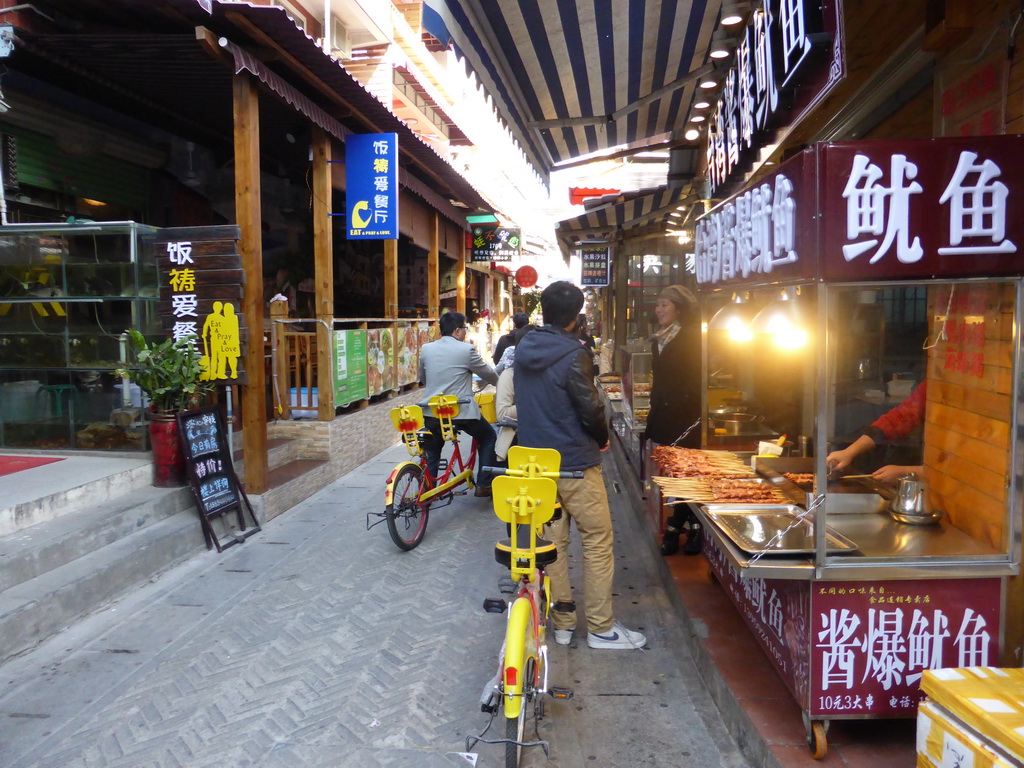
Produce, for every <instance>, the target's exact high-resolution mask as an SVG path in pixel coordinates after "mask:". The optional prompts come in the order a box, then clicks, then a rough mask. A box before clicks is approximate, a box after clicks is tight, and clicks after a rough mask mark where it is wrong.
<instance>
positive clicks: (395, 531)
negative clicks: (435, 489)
mask: <svg viewBox="0 0 1024 768" xmlns="http://www.w3.org/2000/svg"><path fill="white" fill-rule="evenodd" d="M392 487H393V488H394V492H393V494H392V497H391V504H389V505H388V506H387V507H386V508H385V510H384V513H385V515H386V517H387V521H388V533H390V534H391V540H392V541H393V542H395V545H396V546H397V547H398V548H399V549H403V550H405V551H409V550H410V549H415V548H416V546H417V545H418V544H419V543H420V542H421V541H423V534H424V533H425V532H426V530H427V517H428V515H429V513H430V503H429V502H427V503H424V502H421V501H420V500H419V497H420V494H421V493H422V492H423V491H424V490H425V488H424V480H423V469H422V468H421V467H419V466H417V465H415V464H406V465H405V466H404V467H402V468H401V469H400V470H399V471H398V474H397V475H396V476H395V480H394V483H393V485H392Z"/></svg>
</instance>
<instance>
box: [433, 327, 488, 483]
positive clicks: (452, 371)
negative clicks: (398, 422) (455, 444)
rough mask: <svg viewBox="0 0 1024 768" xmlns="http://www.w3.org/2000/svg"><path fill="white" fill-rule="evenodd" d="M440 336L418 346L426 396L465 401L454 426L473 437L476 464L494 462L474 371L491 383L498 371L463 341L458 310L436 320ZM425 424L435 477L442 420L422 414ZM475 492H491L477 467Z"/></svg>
mask: <svg viewBox="0 0 1024 768" xmlns="http://www.w3.org/2000/svg"><path fill="white" fill-rule="evenodd" d="M438 325H439V326H440V329H441V338H440V339H438V340H437V341H432V342H430V343H429V344H424V345H423V349H421V350H420V368H419V373H420V381H422V382H424V386H425V388H426V399H429V398H431V397H433V396H434V395H451V396H453V397H457V398H459V399H465V400H467V401H468V402H465V403H459V416H458V418H457V419H455V420H454V424H455V428H456V429H458V430H459V431H460V432H465V433H466V434H467V435H470V436H472V437H473V438H475V439H476V444H477V455H478V457H479V463H478V464H477V466H478V467H493V466H495V458H494V442H495V440H496V435H495V432H494V427H492V426H491V425H490V423H489V422H488V421H487V420H486V419H485V418H484V417H483V416H481V415H480V406H478V405H477V404H476V399H475V398H474V397H473V374H474V373H475V374H476V375H477V376H479V377H480V378H481V379H483V380H484V381H486V382H488V383H490V384H497V383H498V375H497V374H496V373H495V372H494V369H493V368H492V367H491V366H490V365H488V364H487V362H486V361H485V360H484V359H483V357H481V355H480V353H479V352H478V351H477V349H476V347H474V346H473V345H472V344H468V343H466V316H465V315H463V314H461V313H459V312H446V313H445V314H443V315H441V320H440V322H439V323H438ZM423 421H424V424H425V426H426V427H427V429H429V430H430V433H431V435H432V436H433V437H432V439H431V440H430V442H429V443H428V444H427V445H426V446H425V450H426V454H427V466H428V468H429V469H430V474H431V475H433V476H434V477H437V468H438V466H439V465H440V463H441V448H442V447H443V446H444V440H443V439H442V438H441V422H439V421H438V420H437V419H435V418H434V417H433V416H426V415H424V418H423ZM476 486H477V487H476V491H475V492H474V493H475V495H476V496H490V495H491V477H490V474H489V473H485V472H482V471H480V469H477V473H476Z"/></svg>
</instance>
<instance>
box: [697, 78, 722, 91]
mask: <svg viewBox="0 0 1024 768" xmlns="http://www.w3.org/2000/svg"><path fill="white" fill-rule="evenodd" d="M717 85H718V81H717V80H712V79H711V78H710V77H709V78H707V79H705V80H701V81H700V87H701V88H704V89H708V88H714V87H716V86H717Z"/></svg>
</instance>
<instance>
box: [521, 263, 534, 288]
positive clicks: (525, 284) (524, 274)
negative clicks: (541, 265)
mask: <svg viewBox="0 0 1024 768" xmlns="http://www.w3.org/2000/svg"><path fill="white" fill-rule="evenodd" d="M516 284H517V285H518V286H519V287H520V288H533V286H535V285H536V284H537V270H536V269H534V268H533V267H531V266H529V265H527V266H525V267H520V268H519V269H517V270H516Z"/></svg>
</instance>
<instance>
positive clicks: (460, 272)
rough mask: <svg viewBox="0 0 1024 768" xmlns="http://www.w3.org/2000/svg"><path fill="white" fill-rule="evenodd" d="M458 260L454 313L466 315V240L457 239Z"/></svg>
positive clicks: (463, 237) (462, 237) (456, 265)
mask: <svg viewBox="0 0 1024 768" xmlns="http://www.w3.org/2000/svg"><path fill="white" fill-rule="evenodd" d="M458 254H459V259H458V261H457V262H456V264H455V311H456V312H461V313H462V314H466V238H465V236H464V235H463V236H461V237H459V249H458Z"/></svg>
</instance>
